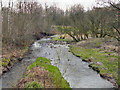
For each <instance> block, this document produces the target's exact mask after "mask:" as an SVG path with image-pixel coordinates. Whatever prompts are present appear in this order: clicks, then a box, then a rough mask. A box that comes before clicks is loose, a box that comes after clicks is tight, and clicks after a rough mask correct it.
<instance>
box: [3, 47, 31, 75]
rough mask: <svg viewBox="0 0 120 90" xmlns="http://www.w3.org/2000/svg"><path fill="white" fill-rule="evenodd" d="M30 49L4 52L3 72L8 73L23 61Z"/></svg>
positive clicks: (24, 48)
mask: <svg viewBox="0 0 120 90" xmlns="http://www.w3.org/2000/svg"><path fill="white" fill-rule="evenodd" d="M28 49H29V47H23V48H15V49H13V50H4V53H3V58H2V61H1V63H2V68H1V69H2V71H3V73H4V72H6V71H8V70H9V69H10V68H12V67H13V66H14V64H15V63H17V62H18V61H21V60H22V59H23V57H24V55H25V54H26V53H27V52H28Z"/></svg>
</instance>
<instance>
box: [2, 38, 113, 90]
mask: <svg viewBox="0 0 120 90" xmlns="http://www.w3.org/2000/svg"><path fill="white" fill-rule="evenodd" d="M30 50H31V52H30V53H29V54H28V55H27V56H26V57H25V58H24V59H23V60H22V61H21V62H19V63H17V64H16V65H15V66H14V67H13V68H12V69H10V71H8V72H7V73H5V74H4V75H3V76H2V87H3V88H12V87H14V86H15V84H16V83H17V82H18V80H20V78H22V76H23V74H24V72H25V70H26V67H27V66H28V65H30V64H31V63H33V62H34V61H35V60H36V58H37V57H45V58H48V59H50V60H51V64H52V65H54V66H57V67H58V68H59V70H60V72H61V73H62V75H63V77H64V78H65V79H66V80H67V81H68V82H69V84H70V87H71V88H112V87H113V84H112V83H110V82H109V81H107V80H105V79H103V78H101V77H100V75H99V74H98V73H97V72H96V71H93V70H92V69H91V68H89V66H88V63H86V62H83V61H82V60H81V59H80V58H78V57H76V56H74V55H73V54H72V53H71V52H69V44H67V43H66V42H60V41H52V40H51V38H42V39H41V40H38V41H36V42H34V44H33V45H32V46H31V47H30ZM108 90H109V89H108Z"/></svg>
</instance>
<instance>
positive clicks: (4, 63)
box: [2, 58, 10, 67]
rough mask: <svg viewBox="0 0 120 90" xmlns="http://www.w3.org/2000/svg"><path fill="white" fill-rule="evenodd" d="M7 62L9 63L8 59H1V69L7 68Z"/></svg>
mask: <svg viewBox="0 0 120 90" xmlns="http://www.w3.org/2000/svg"><path fill="white" fill-rule="evenodd" d="M9 62H10V59H6V58H3V59H2V66H3V67H6V66H8V64H9Z"/></svg>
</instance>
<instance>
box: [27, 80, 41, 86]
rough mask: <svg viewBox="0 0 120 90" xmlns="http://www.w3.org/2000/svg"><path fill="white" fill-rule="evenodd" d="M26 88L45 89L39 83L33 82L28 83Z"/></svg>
mask: <svg viewBox="0 0 120 90" xmlns="http://www.w3.org/2000/svg"><path fill="white" fill-rule="evenodd" d="M25 88H43V86H42V85H41V84H39V83H38V82H37V81H33V82H28V83H26V84H25Z"/></svg>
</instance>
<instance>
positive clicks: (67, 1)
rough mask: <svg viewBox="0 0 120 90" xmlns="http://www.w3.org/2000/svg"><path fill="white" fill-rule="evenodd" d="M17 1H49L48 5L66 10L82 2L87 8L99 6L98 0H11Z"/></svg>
mask: <svg viewBox="0 0 120 90" xmlns="http://www.w3.org/2000/svg"><path fill="white" fill-rule="evenodd" d="M0 1H2V2H3V5H4V6H6V5H8V2H9V0H0ZM10 1H13V2H14V3H16V2H17V1H38V2H40V3H41V4H42V5H45V3H47V5H48V6H50V5H53V4H56V6H57V7H59V8H61V9H63V10H66V9H67V8H69V7H70V6H72V5H74V4H81V5H82V6H84V8H85V10H87V9H88V8H92V7H93V6H97V4H96V2H95V1H96V0H10Z"/></svg>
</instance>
